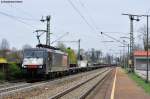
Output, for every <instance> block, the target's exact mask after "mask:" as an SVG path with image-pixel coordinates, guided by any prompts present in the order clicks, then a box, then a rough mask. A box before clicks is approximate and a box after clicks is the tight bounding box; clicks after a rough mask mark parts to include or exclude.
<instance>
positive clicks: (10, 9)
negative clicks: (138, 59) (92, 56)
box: [0, 0, 150, 53]
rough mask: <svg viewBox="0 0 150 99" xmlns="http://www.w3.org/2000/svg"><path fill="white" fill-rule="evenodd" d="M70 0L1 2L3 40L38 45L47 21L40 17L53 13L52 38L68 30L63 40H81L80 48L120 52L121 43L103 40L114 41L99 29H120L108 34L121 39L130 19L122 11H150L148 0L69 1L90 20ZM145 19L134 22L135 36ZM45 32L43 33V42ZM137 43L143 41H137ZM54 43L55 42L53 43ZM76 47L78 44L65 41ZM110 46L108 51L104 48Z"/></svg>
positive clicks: (20, 44)
mask: <svg viewBox="0 0 150 99" xmlns="http://www.w3.org/2000/svg"><path fill="white" fill-rule="evenodd" d="M68 1H69V0H23V3H21V4H4V3H3V4H0V23H1V24H0V27H1V31H0V40H1V39H2V38H6V39H7V40H8V41H9V42H10V45H11V47H13V46H14V47H16V48H21V47H22V46H23V45H24V44H30V45H32V46H35V45H36V44H37V39H36V34H35V33H33V31H34V30H36V29H44V28H45V24H44V23H41V22H40V21H39V20H40V19H41V17H42V16H47V15H51V16H52V18H51V33H53V34H52V35H51V41H54V40H55V39H57V38H58V37H60V36H61V35H63V34H65V33H66V32H69V34H68V35H66V36H65V37H64V38H62V39H61V40H68V41H70V40H78V39H81V48H83V49H85V50H88V49H90V48H95V49H100V50H102V51H103V52H108V51H110V49H112V51H111V53H118V52H119V51H120V50H121V49H122V48H119V47H118V46H120V45H121V44H120V43H116V42H115V43H109V44H108V43H102V42H101V41H108V40H111V39H110V38H108V37H106V36H104V35H100V36H99V32H101V31H103V32H120V33H108V35H110V36H113V37H115V38H116V39H119V38H120V37H121V36H129V34H128V33H129V18H128V16H123V15H121V14H122V13H131V14H149V12H148V10H149V9H150V6H149V4H150V1H149V0H70V1H72V2H73V4H74V5H75V7H76V8H77V9H78V10H79V11H80V13H81V14H82V15H83V16H84V18H85V19H86V21H87V22H88V23H89V24H90V26H91V27H89V25H87V23H86V22H85V21H84V20H83V18H82V17H81V16H80V15H79V13H78V12H77V11H76V10H75V9H74V8H73V7H72V5H71V4H70V3H69V2H68ZM2 13H6V14H9V15H13V16H16V17H22V18H28V19H31V20H22V19H21V22H22V21H23V22H24V23H21V22H20V21H17V20H18V18H16V19H14V18H10V17H7V16H5V15H3V14H2ZM145 22H146V21H145V19H144V18H143V19H142V20H141V21H140V22H134V30H135V32H136V33H135V37H137V35H138V33H137V32H138V29H139V27H141V26H142V25H143V24H144V23H145ZM44 38H45V35H43V36H42V38H41V39H42V42H43V43H45V41H44ZM136 43H141V41H140V40H137V41H136ZM54 45H55V44H54ZM66 45H67V46H71V47H73V48H75V49H77V44H73V43H72V44H69V43H66ZM105 49H107V50H105Z"/></svg>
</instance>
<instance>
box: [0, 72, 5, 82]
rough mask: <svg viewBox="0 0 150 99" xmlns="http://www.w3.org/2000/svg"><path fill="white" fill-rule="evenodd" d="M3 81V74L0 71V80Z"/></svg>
mask: <svg viewBox="0 0 150 99" xmlns="http://www.w3.org/2000/svg"><path fill="white" fill-rule="evenodd" d="M4 79H5V74H4V73H3V72H2V71H0V80H4Z"/></svg>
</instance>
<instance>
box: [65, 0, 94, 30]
mask: <svg viewBox="0 0 150 99" xmlns="http://www.w3.org/2000/svg"><path fill="white" fill-rule="evenodd" d="M67 1H68V2H69V4H70V5H71V6H72V7H73V9H74V10H75V11H76V12H77V13H78V14H79V15H80V17H81V18H82V19H83V20H84V22H85V23H86V24H87V25H88V26H89V27H90V28H91V30H93V31H95V32H96V30H95V28H94V27H93V26H92V25H91V24H90V23H89V22H88V21H87V19H86V18H85V17H84V16H83V15H82V13H81V12H80V10H79V9H78V8H77V7H76V6H75V5H74V3H73V2H72V1H71V0H67Z"/></svg>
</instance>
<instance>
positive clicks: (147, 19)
mask: <svg viewBox="0 0 150 99" xmlns="http://www.w3.org/2000/svg"><path fill="white" fill-rule="evenodd" d="M146 17H147V68H146V83H148V77H149V75H148V71H149V70H148V69H149V68H148V65H149V57H148V47H149V45H148V15H147V16H146Z"/></svg>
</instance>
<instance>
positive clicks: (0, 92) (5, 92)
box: [0, 69, 103, 99]
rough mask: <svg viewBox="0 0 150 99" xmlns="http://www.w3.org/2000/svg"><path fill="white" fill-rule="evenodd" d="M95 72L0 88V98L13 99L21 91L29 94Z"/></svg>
mask: <svg viewBox="0 0 150 99" xmlns="http://www.w3.org/2000/svg"><path fill="white" fill-rule="evenodd" d="M102 70H103V69H102ZM96 71H98V70H95V71H91V72H89V73H88V72H87V73H81V74H78V76H77V75H73V76H69V77H67V76H66V77H64V78H61V79H60V78H59V79H55V80H53V81H42V82H36V83H22V84H19V85H14V86H9V87H6V88H1V89H0V98H2V99H4V97H5V96H12V97H13V95H15V94H16V93H17V94H18V93H19V92H20V93H21V92H22V91H23V92H30V90H32V89H34V88H37V87H38V88H39V87H42V86H46V85H48V84H50V85H56V84H57V83H60V82H63V80H68V79H73V77H74V78H78V77H79V75H80V76H81V75H82V76H86V75H91V73H94V72H96ZM25 90H28V91H25ZM20 93H19V95H20ZM21 94H22V93H21ZM15 96H16V95H15Z"/></svg>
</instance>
